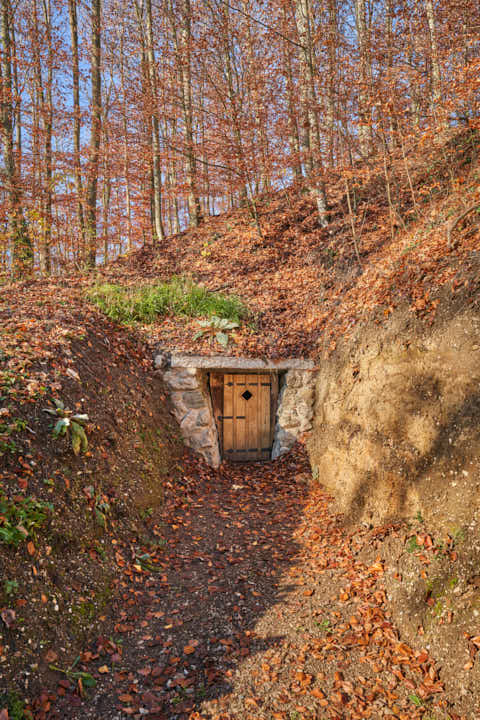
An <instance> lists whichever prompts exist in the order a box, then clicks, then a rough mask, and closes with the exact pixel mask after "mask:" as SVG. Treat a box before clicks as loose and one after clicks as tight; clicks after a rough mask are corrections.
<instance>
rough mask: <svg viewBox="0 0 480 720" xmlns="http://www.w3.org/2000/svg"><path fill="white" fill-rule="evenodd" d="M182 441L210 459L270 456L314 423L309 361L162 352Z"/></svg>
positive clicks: (160, 363) (161, 367)
mask: <svg viewBox="0 0 480 720" xmlns="http://www.w3.org/2000/svg"><path fill="white" fill-rule="evenodd" d="M155 366H156V368H157V369H158V371H159V372H160V373H161V374H162V376H163V379H164V381H165V383H166V385H167V387H168V388H169V390H170V400H171V402H172V408H173V413H174V415H175V417H176V419H177V421H178V422H179V425H180V430H181V432H182V436H183V440H184V442H185V444H186V445H187V446H189V447H190V448H192V449H193V450H195V451H196V452H198V453H199V454H200V455H201V456H202V457H203V458H204V459H205V460H206V462H207V463H208V464H209V465H212V466H213V467H218V466H219V465H220V463H221V462H222V460H230V461H233V462H255V461H262V460H263V461H265V460H270V459H272V460H274V459H275V458H277V457H279V456H280V455H283V453H285V452H287V451H288V450H290V448H291V447H292V446H293V445H294V443H295V442H296V440H298V439H299V438H300V437H301V436H302V435H303V434H304V433H305V432H307V431H308V430H310V429H311V427H312V419H313V410H314V399H315V398H314V395H315V375H316V368H315V367H314V364H313V362H312V361H311V360H306V359H303V358H291V359H287V360H276V361H275V360H272V361H270V360H260V359H255V358H238V357H225V356H213V357H203V356H198V355H197V356H193V355H180V354H178V355H177V354H171V355H168V354H166V353H161V352H160V353H159V354H157V355H156V357H155Z"/></svg>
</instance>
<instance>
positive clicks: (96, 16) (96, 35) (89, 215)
mask: <svg viewBox="0 0 480 720" xmlns="http://www.w3.org/2000/svg"><path fill="white" fill-rule="evenodd" d="M91 23H92V27H91V37H92V47H91V60H90V64H91V75H92V110H91V118H92V120H91V134H90V158H89V168H88V170H89V172H88V183H87V192H86V232H87V239H88V266H89V267H92V268H93V267H95V264H96V261H97V187H98V161H99V155H100V140H101V131H102V76H101V0H92V4H91Z"/></svg>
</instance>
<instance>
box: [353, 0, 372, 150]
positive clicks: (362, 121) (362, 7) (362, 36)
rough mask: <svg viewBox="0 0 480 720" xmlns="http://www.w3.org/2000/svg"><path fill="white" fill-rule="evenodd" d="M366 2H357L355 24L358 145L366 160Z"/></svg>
mask: <svg viewBox="0 0 480 720" xmlns="http://www.w3.org/2000/svg"><path fill="white" fill-rule="evenodd" d="M366 12H367V10H366V0H355V24H356V28H357V38H358V48H359V54H360V89H359V92H358V123H359V125H358V144H359V150H360V155H361V156H362V157H363V158H365V157H367V156H368V154H369V151H370V127H369V126H370V122H369V117H370V109H369V107H368V104H369V73H368V38H367V17H366Z"/></svg>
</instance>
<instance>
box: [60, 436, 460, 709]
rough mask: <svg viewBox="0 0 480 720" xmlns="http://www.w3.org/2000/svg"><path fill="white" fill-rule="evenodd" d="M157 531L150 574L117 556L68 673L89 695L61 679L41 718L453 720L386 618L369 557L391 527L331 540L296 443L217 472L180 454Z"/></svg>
mask: <svg viewBox="0 0 480 720" xmlns="http://www.w3.org/2000/svg"><path fill="white" fill-rule="evenodd" d="M164 523H165V525H164V530H165V535H164V537H165V545H164V547H163V548H160V549H159V550H158V552H157V554H156V556H155V557H152V558H151V560H152V563H153V565H152V567H151V568H145V567H144V568H141V567H140V566H139V565H138V562H137V563H135V561H133V562H132V560H131V559H130V558H128V557H127V556H126V554H125V553H124V554H123V556H119V557H118V561H119V563H120V565H121V567H122V569H123V571H124V582H123V593H122V598H121V601H120V604H119V606H118V608H117V611H116V612H117V615H118V621H117V623H116V625H115V628H114V636H113V638H112V642H111V643H110V644H109V642H108V641H106V640H105V639H103V641H102V639H100V641H98V642H97V643H95V644H94V645H92V646H91V647H90V649H89V650H88V651H86V652H85V653H84V654H83V656H82V661H81V663H80V664H79V666H78V669H79V670H82V671H85V672H89V673H91V674H92V676H93V677H94V678H96V680H97V682H98V685H97V688H96V689H95V690H94V691H92V692H91V694H90V697H88V698H84V699H83V700H82V699H80V698H79V697H78V693H77V691H76V688H75V684H74V682H70V683H68V682H65V678H63V679H62V684H61V685H59V687H58V690H59V691H60V695H63V697H61V698H60V699H59V700H58V699H57V702H56V713H57V715H56V716H57V717H69V718H72V719H74V720H87V718H88V719H93V718H102V719H103V720H114V719H117V718H118V719H120V718H123V717H128V716H130V717H134V718H140V717H151V718H155V719H156V720H163V719H167V718H168V719H169V720H173V718H176V719H177V718H178V719H179V720H180V719H182V720H184V719H186V718H190V719H191V720H195V719H197V720H198V719H200V718H201V719H202V720H203V719H205V720H207V719H208V720H211V719H213V718H217V720H220V719H222V720H234V719H235V720H253V719H254V718H255V719H257V720H259V719H262V720H267V719H268V720H272V718H275V720H292V718H296V719H297V720H300V719H301V718H304V719H305V720H313V719H314V718H329V719H331V720H343V719H347V718H348V719H352V720H354V719H356V718H372V720H374V719H375V720H376V719H378V718H397V719H398V720H407V719H408V720H415V719H419V718H425V717H430V718H447V717H450V718H452V719H455V720H456V719H457V718H460V715H459V714H458V713H456V712H455V711H454V710H453V709H452V707H451V703H449V701H448V699H447V697H446V695H445V693H444V678H443V677H442V675H441V672H440V673H439V669H438V667H437V666H436V665H435V662H434V659H433V658H432V657H431V656H430V654H429V652H428V650H426V649H418V650H415V649H413V648H412V647H411V646H410V645H409V644H408V643H406V642H403V641H402V638H401V637H400V635H399V632H398V628H397V627H396V626H395V624H394V622H393V621H392V618H391V616H390V615H389V611H388V608H387V605H386V593H385V575H386V571H387V570H388V567H387V566H386V565H385V563H384V562H382V561H381V560H380V559H379V555H380V552H379V548H380V546H381V545H382V544H383V543H384V541H385V538H387V537H393V538H397V539H400V538H401V529H400V528H399V527H398V526H393V527H384V528H377V529H376V530H374V531H371V530H368V529H367V528H365V527H357V528H355V530H354V531H353V532H350V531H347V530H346V529H345V527H344V525H343V523H342V519H341V517H340V516H338V515H336V514H335V513H334V512H332V509H331V498H330V497H329V496H328V495H327V494H326V493H325V491H324V490H323V489H322V488H321V487H320V486H319V485H317V484H315V483H313V484H312V483H311V476H310V472H309V466H308V462H307V459H306V456H305V454H304V452H303V450H302V449H301V448H296V449H295V450H294V451H293V452H292V453H290V454H289V455H288V456H285V457H284V458H282V459H281V460H279V461H276V462H274V463H268V464H256V465H249V466H241V465H237V466H227V465H224V466H222V468H220V470H218V471H213V470H211V469H210V468H207V467H205V466H201V465H199V464H198V461H197V460H196V459H193V458H188V457H187V459H186V462H185V468H184V473H183V477H182V480H181V484H180V485H179V486H177V489H176V490H175V491H173V490H172V492H171V493H169V495H168V496H167V502H166V506H165V514H164ZM377 551H378V552H377ZM369 552H373V554H374V555H375V557H374V558H373V559H372V558H370V557H367V556H366V555H365V557H363V555H364V554H365V553H367V555H368V553H369ZM153 570H155V572H154V571H153ZM50 712H51V713H52V711H50ZM53 714H54V713H52V715H53ZM464 717H465V720H466V718H467V717H469V718H470V717H473V714H470V715H465V716H464Z"/></svg>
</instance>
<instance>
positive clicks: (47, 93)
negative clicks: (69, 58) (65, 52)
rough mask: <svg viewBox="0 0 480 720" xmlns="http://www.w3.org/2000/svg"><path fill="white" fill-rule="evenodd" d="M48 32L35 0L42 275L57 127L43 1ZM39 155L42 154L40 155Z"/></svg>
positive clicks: (46, 265)
mask: <svg viewBox="0 0 480 720" xmlns="http://www.w3.org/2000/svg"><path fill="white" fill-rule="evenodd" d="M42 6H43V23H44V28H45V29H44V30H42V29H41V28H40V26H39V18H38V9H37V1H36V0H33V4H32V9H33V23H34V27H33V33H34V39H33V56H34V75H35V85H36V92H35V96H36V100H37V105H38V108H37V112H38V115H39V119H40V121H41V136H42V140H43V155H42V162H41V167H39V168H38V172H39V181H40V182H39V185H40V193H39V194H40V205H41V207H40V227H39V244H38V254H39V265H40V272H41V273H42V275H49V274H50V271H51V259H50V246H51V241H52V174H53V173H52V125H53V102H52V85H53V48H52V25H51V4H50V0H42ZM43 35H44V36H45V40H46V43H47V57H48V60H47V78H46V81H45V84H44V79H43V70H42V60H41V53H40V38H41V37H42V36H43ZM37 152H38V151H37Z"/></svg>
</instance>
